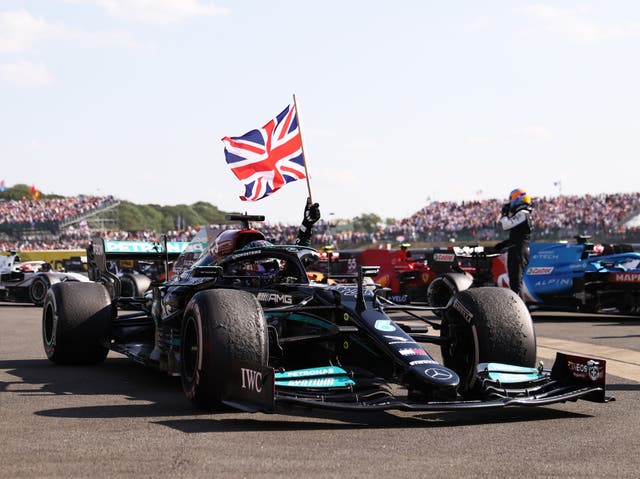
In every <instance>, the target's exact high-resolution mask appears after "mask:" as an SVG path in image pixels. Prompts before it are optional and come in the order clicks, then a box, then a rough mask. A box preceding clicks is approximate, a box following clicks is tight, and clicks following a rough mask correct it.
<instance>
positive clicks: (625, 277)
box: [611, 273, 640, 283]
mask: <svg viewBox="0 0 640 479" xmlns="http://www.w3.org/2000/svg"><path fill="white" fill-rule="evenodd" d="M611 281H612V282H613V283H640V273H613V274H612V275H611Z"/></svg>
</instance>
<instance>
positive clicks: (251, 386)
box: [240, 368, 263, 393]
mask: <svg viewBox="0 0 640 479" xmlns="http://www.w3.org/2000/svg"><path fill="white" fill-rule="evenodd" d="M240 372H241V375H242V384H241V385H240V387H241V388H242V389H248V390H249V391H255V392H257V393H261V392H262V384H263V379H262V373H261V372H260V371H254V370H253V369H249V368H240Z"/></svg>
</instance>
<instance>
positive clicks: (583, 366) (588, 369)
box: [567, 359, 604, 381]
mask: <svg viewBox="0 0 640 479" xmlns="http://www.w3.org/2000/svg"><path fill="white" fill-rule="evenodd" d="M567 367H568V368H569V371H571V373H572V374H573V376H574V377H577V378H580V379H586V378H589V379H590V380H591V381H598V380H599V379H602V375H603V374H604V371H603V369H602V368H601V366H600V363H599V362H598V361H594V360H592V359H590V360H589V361H587V362H586V363H582V362H578V361H571V360H568V361H567Z"/></svg>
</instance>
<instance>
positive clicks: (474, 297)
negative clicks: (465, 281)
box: [440, 287, 536, 395]
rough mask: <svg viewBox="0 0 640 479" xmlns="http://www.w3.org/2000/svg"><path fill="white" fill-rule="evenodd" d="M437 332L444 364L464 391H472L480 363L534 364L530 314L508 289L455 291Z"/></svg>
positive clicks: (533, 334) (460, 389)
mask: <svg viewBox="0 0 640 479" xmlns="http://www.w3.org/2000/svg"><path fill="white" fill-rule="evenodd" d="M440 334H441V336H442V337H443V338H444V339H445V342H444V343H443V345H442V348H441V352H442V358H443V362H444V365H445V366H447V367H449V368H451V369H453V370H454V371H455V372H456V373H457V374H458V376H460V388H459V391H460V392H461V393H462V394H463V395H465V394H466V395H469V393H471V392H472V391H473V388H474V386H475V385H476V373H477V366H478V364H480V363H485V362H497V363H504V364H512V365H516V366H527V367H533V366H535V364H536V336H535V332H534V329H533V321H532V320H531V315H530V314H529V310H528V309H527V307H526V305H525V303H524V301H522V299H521V298H520V297H519V296H518V295H516V294H515V293H514V292H513V291H511V290H510V289H506V288H498V287H481V288H472V289H468V290H466V291H461V292H460V293H458V294H456V296H455V297H454V300H453V303H452V305H451V307H450V308H449V309H448V310H447V311H446V312H445V315H444V318H443V320H442V329H441V331H440Z"/></svg>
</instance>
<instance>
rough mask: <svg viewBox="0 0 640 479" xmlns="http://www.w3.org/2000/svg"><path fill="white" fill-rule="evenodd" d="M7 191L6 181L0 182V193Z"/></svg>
mask: <svg viewBox="0 0 640 479" xmlns="http://www.w3.org/2000/svg"><path fill="white" fill-rule="evenodd" d="M5 191H7V185H5V184H4V180H0V193H4V192H5Z"/></svg>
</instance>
